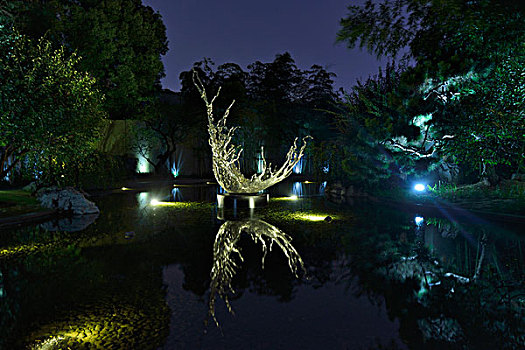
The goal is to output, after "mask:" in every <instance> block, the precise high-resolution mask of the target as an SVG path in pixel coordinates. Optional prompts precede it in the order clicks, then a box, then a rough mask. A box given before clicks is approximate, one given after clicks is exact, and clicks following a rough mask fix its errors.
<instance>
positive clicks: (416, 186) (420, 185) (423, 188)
mask: <svg viewBox="0 0 525 350" xmlns="http://www.w3.org/2000/svg"><path fill="white" fill-rule="evenodd" d="M414 190H416V191H418V192H423V191H424V190H425V185H423V184H416V185H415V186H414Z"/></svg>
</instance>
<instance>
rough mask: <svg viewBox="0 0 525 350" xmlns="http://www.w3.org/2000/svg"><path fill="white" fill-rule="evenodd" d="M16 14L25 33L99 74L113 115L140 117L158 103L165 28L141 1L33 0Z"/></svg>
mask: <svg viewBox="0 0 525 350" xmlns="http://www.w3.org/2000/svg"><path fill="white" fill-rule="evenodd" d="M14 15H15V20H16V26H17V28H19V29H20V30H21V32H22V33H24V34H27V35H29V36H31V37H33V38H40V37H41V36H43V35H46V36H47V37H48V38H49V39H50V41H51V42H53V43H54V45H64V46H65V47H66V50H67V51H69V53H71V52H77V53H78V55H80V56H81V57H82V58H83V59H82V61H81V62H80V63H79V70H82V71H87V72H89V73H90V74H92V75H93V76H94V77H95V78H96V81H97V83H96V87H97V88H98V89H99V90H101V91H102V92H103V93H104V94H105V95H106V100H105V102H104V107H105V110H106V111H107V112H108V114H109V116H110V117H111V118H112V119H128V118H135V119H136V118H137V117H140V116H143V115H144V114H145V113H146V112H147V107H148V106H151V105H153V104H155V103H156V102H157V101H158V91H159V90H160V83H159V82H160V78H162V77H163V75H164V67H163V64H162V61H161V60H160V56H161V55H164V54H165V53H166V52H167V50H168V46H167V39H166V28H165V26H164V24H163V23H162V19H161V16H160V14H158V13H155V12H154V11H153V9H152V8H151V7H149V6H144V5H142V2H141V0H109V1H96V0H81V1H69V0H52V1H47V0H35V1H27V2H19V3H18V6H17V7H16V11H14Z"/></svg>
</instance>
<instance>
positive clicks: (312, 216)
mask: <svg viewBox="0 0 525 350" xmlns="http://www.w3.org/2000/svg"><path fill="white" fill-rule="evenodd" d="M327 217H330V218H331V219H332V220H333V219H335V217H334V216H332V215H322V214H297V215H296V218H297V219H300V220H306V221H325V220H326V218H327Z"/></svg>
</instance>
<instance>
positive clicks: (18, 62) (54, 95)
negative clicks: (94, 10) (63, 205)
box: [0, 22, 105, 182]
mask: <svg viewBox="0 0 525 350" xmlns="http://www.w3.org/2000/svg"><path fill="white" fill-rule="evenodd" d="M0 53H1V54H0V81H1V82H2V84H1V85H0V156H1V157H0V162H1V163H0V179H3V178H4V177H5V176H6V175H7V174H8V173H9V172H11V171H13V169H15V168H16V167H17V165H18V164H20V163H21V162H22V161H24V162H25V163H26V164H24V165H25V166H26V167H29V168H31V169H32V171H33V172H34V173H36V174H40V178H41V179H42V180H43V181H45V182H57V180H59V179H60V177H61V176H62V175H64V174H65V173H67V171H68V169H69V168H71V167H75V166H78V165H79V163H81V162H82V160H83V159H85V158H86V157H87V156H88V155H89V154H90V152H91V151H92V150H93V143H94V141H95V140H96V138H97V136H98V133H97V130H98V127H99V125H100V123H101V122H102V120H103V118H104V117H105V113H104V111H103V108H102V103H103V97H102V95H101V94H100V92H99V91H98V90H97V89H96V87H95V79H94V78H93V77H91V76H90V75H89V74H87V73H84V72H82V71H81V70H80V68H79V66H80V64H79V63H80V58H79V57H78V56H76V55H75V54H72V55H67V54H66V53H65V50H64V49H63V48H59V49H53V48H52V47H51V44H50V43H49V42H48V41H46V40H39V41H33V40H31V39H29V38H27V37H25V36H23V35H20V34H18V33H17V32H16V31H14V30H13V28H12V27H11V26H10V24H9V23H6V22H4V23H2V24H1V30H0Z"/></svg>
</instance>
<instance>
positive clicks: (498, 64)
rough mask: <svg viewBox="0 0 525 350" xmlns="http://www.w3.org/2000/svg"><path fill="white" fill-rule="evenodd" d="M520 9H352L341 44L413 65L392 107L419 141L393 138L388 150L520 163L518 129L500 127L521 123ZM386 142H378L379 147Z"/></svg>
mask: <svg viewBox="0 0 525 350" xmlns="http://www.w3.org/2000/svg"><path fill="white" fill-rule="evenodd" d="M523 9H524V7H523V4H522V3H519V2H514V1H507V0H474V1H462V0H424V1H419V0H384V1H382V2H381V3H375V2H372V1H370V0H369V1H367V2H366V3H365V4H364V5H363V6H349V8H348V10H349V13H348V15H347V17H345V18H343V19H342V20H341V30H340V31H339V33H338V40H339V41H341V42H345V43H346V44H347V45H348V46H349V47H355V46H357V45H359V46H360V47H366V48H367V49H368V50H369V51H370V52H373V53H375V54H377V55H378V56H385V55H389V56H391V57H395V56H396V55H398V54H403V53H404V56H405V58H406V59H408V61H409V62H411V66H407V67H406V68H405V69H404V71H403V72H402V73H401V74H400V76H399V79H400V86H402V87H403V91H400V92H399V93H398V94H397V97H396V101H392V102H393V103H394V104H393V105H392V106H394V107H395V109H396V110H397V111H398V112H399V113H398V114H397V116H396V117H395V118H394V120H395V121H396V122H395V123H394V124H396V123H397V124H399V125H402V124H405V125H406V126H407V127H408V126H411V125H412V126H417V127H419V129H420V137H419V140H420V141H421V142H420V143H419V144H418V145H415V144H412V145H411V144H409V143H407V141H410V140H402V139H399V138H393V139H391V140H390V142H389V144H390V145H391V146H393V147H395V148H397V149H399V150H403V151H407V152H409V153H410V154H412V155H415V156H417V157H425V158H429V157H432V158H434V159H436V160H439V161H441V160H443V159H444V158H445V157H448V159H452V160H455V161H463V162H464V163H465V164H467V165H474V163H476V165H477V164H480V163H482V168H483V169H485V168H486V165H490V164H492V165H496V164H507V165H509V164H513V166H516V163H520V162H522V160H520V159H522V158H523V152H522V151H521V154H520V153H519V151H518V150H519V149H520V147H522V146H521V144H522V143H523V142H522V141H521V140H523V134H521V136H520V135H519V133H520V132H521V131H520V130H521V129H520V128H519V127H518V128H517V129H514V130H517V131H516V132H515V133H514V132H509V131H508V130H505V127H503V126H508V125H521V124H522V123H523V116H522V114H521V113H519V108H521V106H522V99H521V98H520V94H519V88H518V87H517V86H518V85H519V83H518V81H519V74H518V73H516V72H518V71H519V70H520V68H519V67H520V66H521V67H522V66H523V61H522V59H520V58H522V57H524V55H525V45H523V42H525V31H523V28H524V27H525V17H524V12H523ZM509 62H515V63H513V64H510V63H509ZM510 66H513V67H514V68H512V69H510V68H508V67H510ZM373 105H376V104H375V103H374V104H373ZM381 113H383V112H381ZM386 115H388V113H387V114H385V116H386ZM382 125H384V124H382ZM387 125H388V124H387ZM496 125H499V126H496ZM376 126H377V127H378V129H377V131H379V130H383V129H384V127H383V126H379V125H369V127H368V131H369V132H374V131H373V130H374V128H375V127H376ZM489 134H491V135H492V136H489ZM472 135H476V137H474V136H472ZM384 136H385V135H376V137H378V138H379V140H380V141H381V140H383V139H381V137H384ZM405 136H406V135H405ZM417 139H418V138H417V137H414V140H417ZM511 139H512V140H517V141H510V140H511ZM481 140H483V141H484V142H481ZM513 159H514V160H515V159H518V160H519V161H518V162H513Z"/></svg>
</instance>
